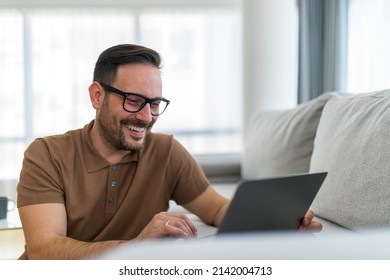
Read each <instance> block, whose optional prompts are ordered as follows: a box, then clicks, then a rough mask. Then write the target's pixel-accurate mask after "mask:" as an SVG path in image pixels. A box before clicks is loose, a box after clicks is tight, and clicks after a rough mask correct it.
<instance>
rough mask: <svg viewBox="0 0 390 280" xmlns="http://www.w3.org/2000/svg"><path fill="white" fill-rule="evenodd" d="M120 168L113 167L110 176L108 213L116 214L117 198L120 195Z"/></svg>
mask: <svg viewBox="0 0 390 280" xmlns="http://www.w3.org/2000/svg"><path fill="white" fill-rule="evenodd" d="M117 171H118V166H117V165H112V166H111V168H110V172H109V176H108V190H107V204H106V213H114V212H115V211H116V198H117V194H118V188H117V178H118V176H119V175H118V172H117Z"/></svg>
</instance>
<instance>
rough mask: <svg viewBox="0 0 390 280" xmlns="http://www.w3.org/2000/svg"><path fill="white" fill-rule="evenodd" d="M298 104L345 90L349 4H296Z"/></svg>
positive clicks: (336, 0)
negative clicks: (297, 18) (297, 22)
mask: <svg viewBox="0 0 390 280" xmlns="http://www.w3.org/2000/svg"><path fill="white" fill-rule="evenodd" d="M298 6H299V70H298V103H302V102H305V101H308V100H310V99H313V98H315V97H317V96H318V95H320V94H322V93H323V92H326V91H335V90H343V89H345V84H346V65H347V31H348V30H347V27H348V0H298Z"/></svg>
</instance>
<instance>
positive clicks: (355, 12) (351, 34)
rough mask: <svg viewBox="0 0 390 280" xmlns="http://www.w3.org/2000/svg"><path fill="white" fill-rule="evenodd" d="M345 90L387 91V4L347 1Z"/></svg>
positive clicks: (389, 74) (389, 76) (381, 0)
mask: <svg viewBox="0 0 390 280" xmlns="http://www.w3.org/2000/svg"><path fill="white" fill-rule="evenodd" d="M348 17H349V19H348V20H349V26H348V63H347V65H348V67H347V90H348V91H350V92H356V93H358V92H368V91H375V90H380V89H386V88H390V32H389V30H390V20H389V19H390V2H389V1H387V0H350V1H349V15H348Z"/></svg>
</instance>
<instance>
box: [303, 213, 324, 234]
mask: <svg viewBox="0 0 390 280" xmlns="http://www.w3.org/2000/svg"><path fill="white" fill-rule="evenodd" d="M313 218H314V213H313V211H311V210H309V211H307V213H306V215H305V217H304V218H303V219H302V222H301V225H300V227H299V229H298V230H299V231H310V232H320V231H321V230H322V224H321V223H320V222H316V221H313Z"/></svg>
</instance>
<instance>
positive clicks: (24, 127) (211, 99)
mask: <svg viewBox="0 0 390 280" xmlns="http://www.w3.org/2000/svg"><path fill="white" fill-rule="evenodd" d="M119 2H120V1H119ZM133 2H134V3H137V5H136V6H135V7H131V6H129V5H130V4H128V5H126V6H124V7H115V8H88V9H87V8H83V7H73V8H55V7H48V8H45V7H42V6H39V7H33V8H23V9H19V8H18V7H15V8H0V118H1V123H0V154H1V158H2V160H1V162H0V170H1V171H0V180H7V179H16V178H17V177H18V175H19V171H20V168H21V163H22V158H23V152H24V150H25V148H26V147H27V145H28V144H29V143H30V142H31V141H32V140H33V139H34V138H36V137H40V136H45V135H49V134H56V133H63V132H65V131H67V130H70V129H76V128H80V127H82V126H84V125H85V124H87V123H88V122H89V121H91V120H92V119H93V118H94V114H95V111H94V109H93V108H92V106H91V105H90V101H89V97H88V91H87V90H88V86H89V85H90V83H91V81H92V74H93V73H92V72H93V67H94V63H95V62H96V59H97V57H98V55H99V54H100V53H101V52H102V51H103V50H104V49H106V48H107V47H109V46H112V45H115V44H120V43H137V44H143V45H146V46H148V47H151V48H154V49H156V50H157V51H159V52H160V54H161V55H162V57H163V61H164V66H163V69H162V78H163V95H164V97H166V98H167V99H169V100H171V104H170V105H169V107H168V109H167V111H166V112H165V113H164V115H162V116H161V117H160V118H159V121H158V122H157V124H156V126H155V129H154V130H155V131H163V132H166V133H172V134H174V135H175V136H176V138H178V139H179V141H181V142H182V143H183V144H184V145H185V146H186V147H187V148H188V149H189V150H190V152H192V153H194V154H205V153H232V152H233V153H235V152H239V151H240V150H241V137H240V135H241V131H240V129H241V119H242V117H241V115H242V112H241V99H240V98H241V77H240V73H241V69H240V67H241V49H240V46H241V37H240V36H241V28H240V11H239V7H238V6H237V5H232V4H231V1H230V2H229V1H228V4H227V5H225V6H221V7H217V8H216V7H208V6H205V7H199V8H197V9H186V8H183V7H172V6H170V7H169V8H150V7H149V6H147V5H146V4H145V5H146V6H145V7H143V6H142V3H143V1H141V0H140V1H138V2H137V1H133ZM186 2H188V1H186ZM205 3H206V2H205ZM229 3H230V4H229Z"/></svg>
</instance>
